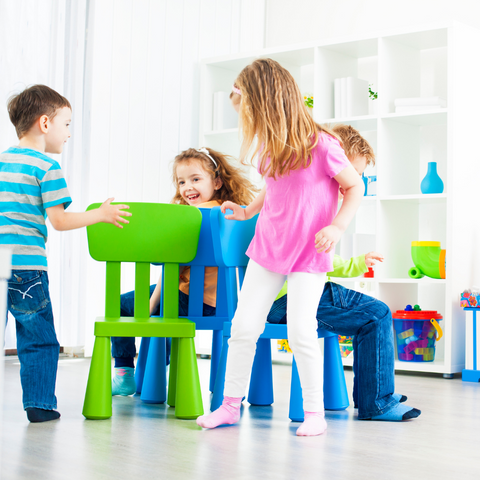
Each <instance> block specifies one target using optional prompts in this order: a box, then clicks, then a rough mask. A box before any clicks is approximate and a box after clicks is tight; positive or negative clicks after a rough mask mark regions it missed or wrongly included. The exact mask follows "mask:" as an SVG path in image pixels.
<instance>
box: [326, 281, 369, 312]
mask: <svg viewBox="0 0 480 480" xmlns="http://www.w3.org/2000/svg"><path fill="white" fill-rule="evenodd" d="M332 296H333V304H334V305H335V306H336V307H338V308H348V309H353V308H357V307H364V306H366V305H368V304H369V303H374V302H376V301H377V299H375V298H373V297H370V296H368V295H365V294H363V293H360V292H357V291H356V290H350V289H348V288H345V287H342V286H341V285H338V284H336V283H334V284H332Z"/></svg>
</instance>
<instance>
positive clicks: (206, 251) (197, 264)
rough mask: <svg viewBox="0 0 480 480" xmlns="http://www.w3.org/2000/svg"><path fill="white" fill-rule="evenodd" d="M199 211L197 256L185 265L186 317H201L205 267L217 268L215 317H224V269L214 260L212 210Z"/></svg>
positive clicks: (225, 305) (225, 312)
mask: <svg viewBox="0 0 480 480" xmlns="http://www.w3.org/2000/svg"><path fill="white" fill-rule="evenodd" d="M215 208H219V207H215ZM199 210H200V212H201V214H202V227H201V229H200V239H199V241H198V249H197V255H196V256H195V258H194V259H193V260H192V261H191V262H189V263H187V264H186V265H189V266H190V287H189V296H188V315H189V316H191V317H202V316H203V291H204V289H203V286H204V282H205V267H218V276H217V303H216V310H215V317H225V316H226V314H227V310H226V308H227V304H226V291H225V268H223V267H219V265H218V263H217V261H216V258H215V253H214V248H213V239H212V229H211V226H210V212H211V210H212V209H211V208H199Z"/></svg>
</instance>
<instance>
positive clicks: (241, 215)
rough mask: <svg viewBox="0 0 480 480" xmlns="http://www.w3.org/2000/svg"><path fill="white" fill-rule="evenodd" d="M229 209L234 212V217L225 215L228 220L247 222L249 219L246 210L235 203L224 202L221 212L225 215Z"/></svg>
mask: <svg viewBox="0 0 480 480" xmlns="http://www.w3.org/2000/svg"><path fill="white" fill-rule="evenodd" d="M227 209H230V210H233V214H232V215H225V218H226V219H227V220H246V219H247V217H246V215H245V209H244V208H242V207H240V205H237V204H236V203H233V202H230V201H228V202H224V203H223V204H222V206H221V207H220V210H221V211H222V213H223V214H225V212H226V211H227Z"/></svg>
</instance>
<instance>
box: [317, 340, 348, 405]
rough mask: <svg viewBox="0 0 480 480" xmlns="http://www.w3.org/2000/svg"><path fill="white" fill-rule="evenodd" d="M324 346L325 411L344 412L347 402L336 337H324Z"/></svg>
mask: <svg viewBox="0 0 480 480" xmlns="http://www.w3.org/2000/svg"><path fill="white" fill-rule="evenodd" d="M324 346H325V348H324V364H323V365H324V368H323V398H324V405H325V409H326V410H345V409H346V408H347V407H348V405H349V401H348V392H347V384H346V383H345V373H344V371H343V363H342V356H341V355H340V347H339V346H338V337H337V336H330V337H325V343H324Z"/></svg>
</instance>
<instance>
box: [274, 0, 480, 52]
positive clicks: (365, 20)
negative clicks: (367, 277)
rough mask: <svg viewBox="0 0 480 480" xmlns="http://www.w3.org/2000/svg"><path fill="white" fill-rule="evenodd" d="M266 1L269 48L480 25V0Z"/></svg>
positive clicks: (478, 26)
mask: <svg viewBox="0 0 480 480" xmlns="http://www.w3.org/2000/svg"><path fill="white" fill-rule="evenodd" d="M266 1H267V9H266V10H267V11H266V33H265V46H266V47H275V46H280V45H288V44H291V43H298V42H307V41H311V40H319V39H327V38H335V37H345V36H349V35H363V34H364V35H374V34H375V33H376V32H377V31H382V30H388V29H392V28H399V27H413V26H420V25H426V24H429V23H433V22H443V21H450V20H457V21H460V22H463V23H466V24H468V25H472V26H474V27H477V28H480V2H479V1H478V0H457V1H455V2H451V1H447V0H402V1H393V0H337V1H332V0H296V1H295V2H292V1H291V0H266Z"/></svg>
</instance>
